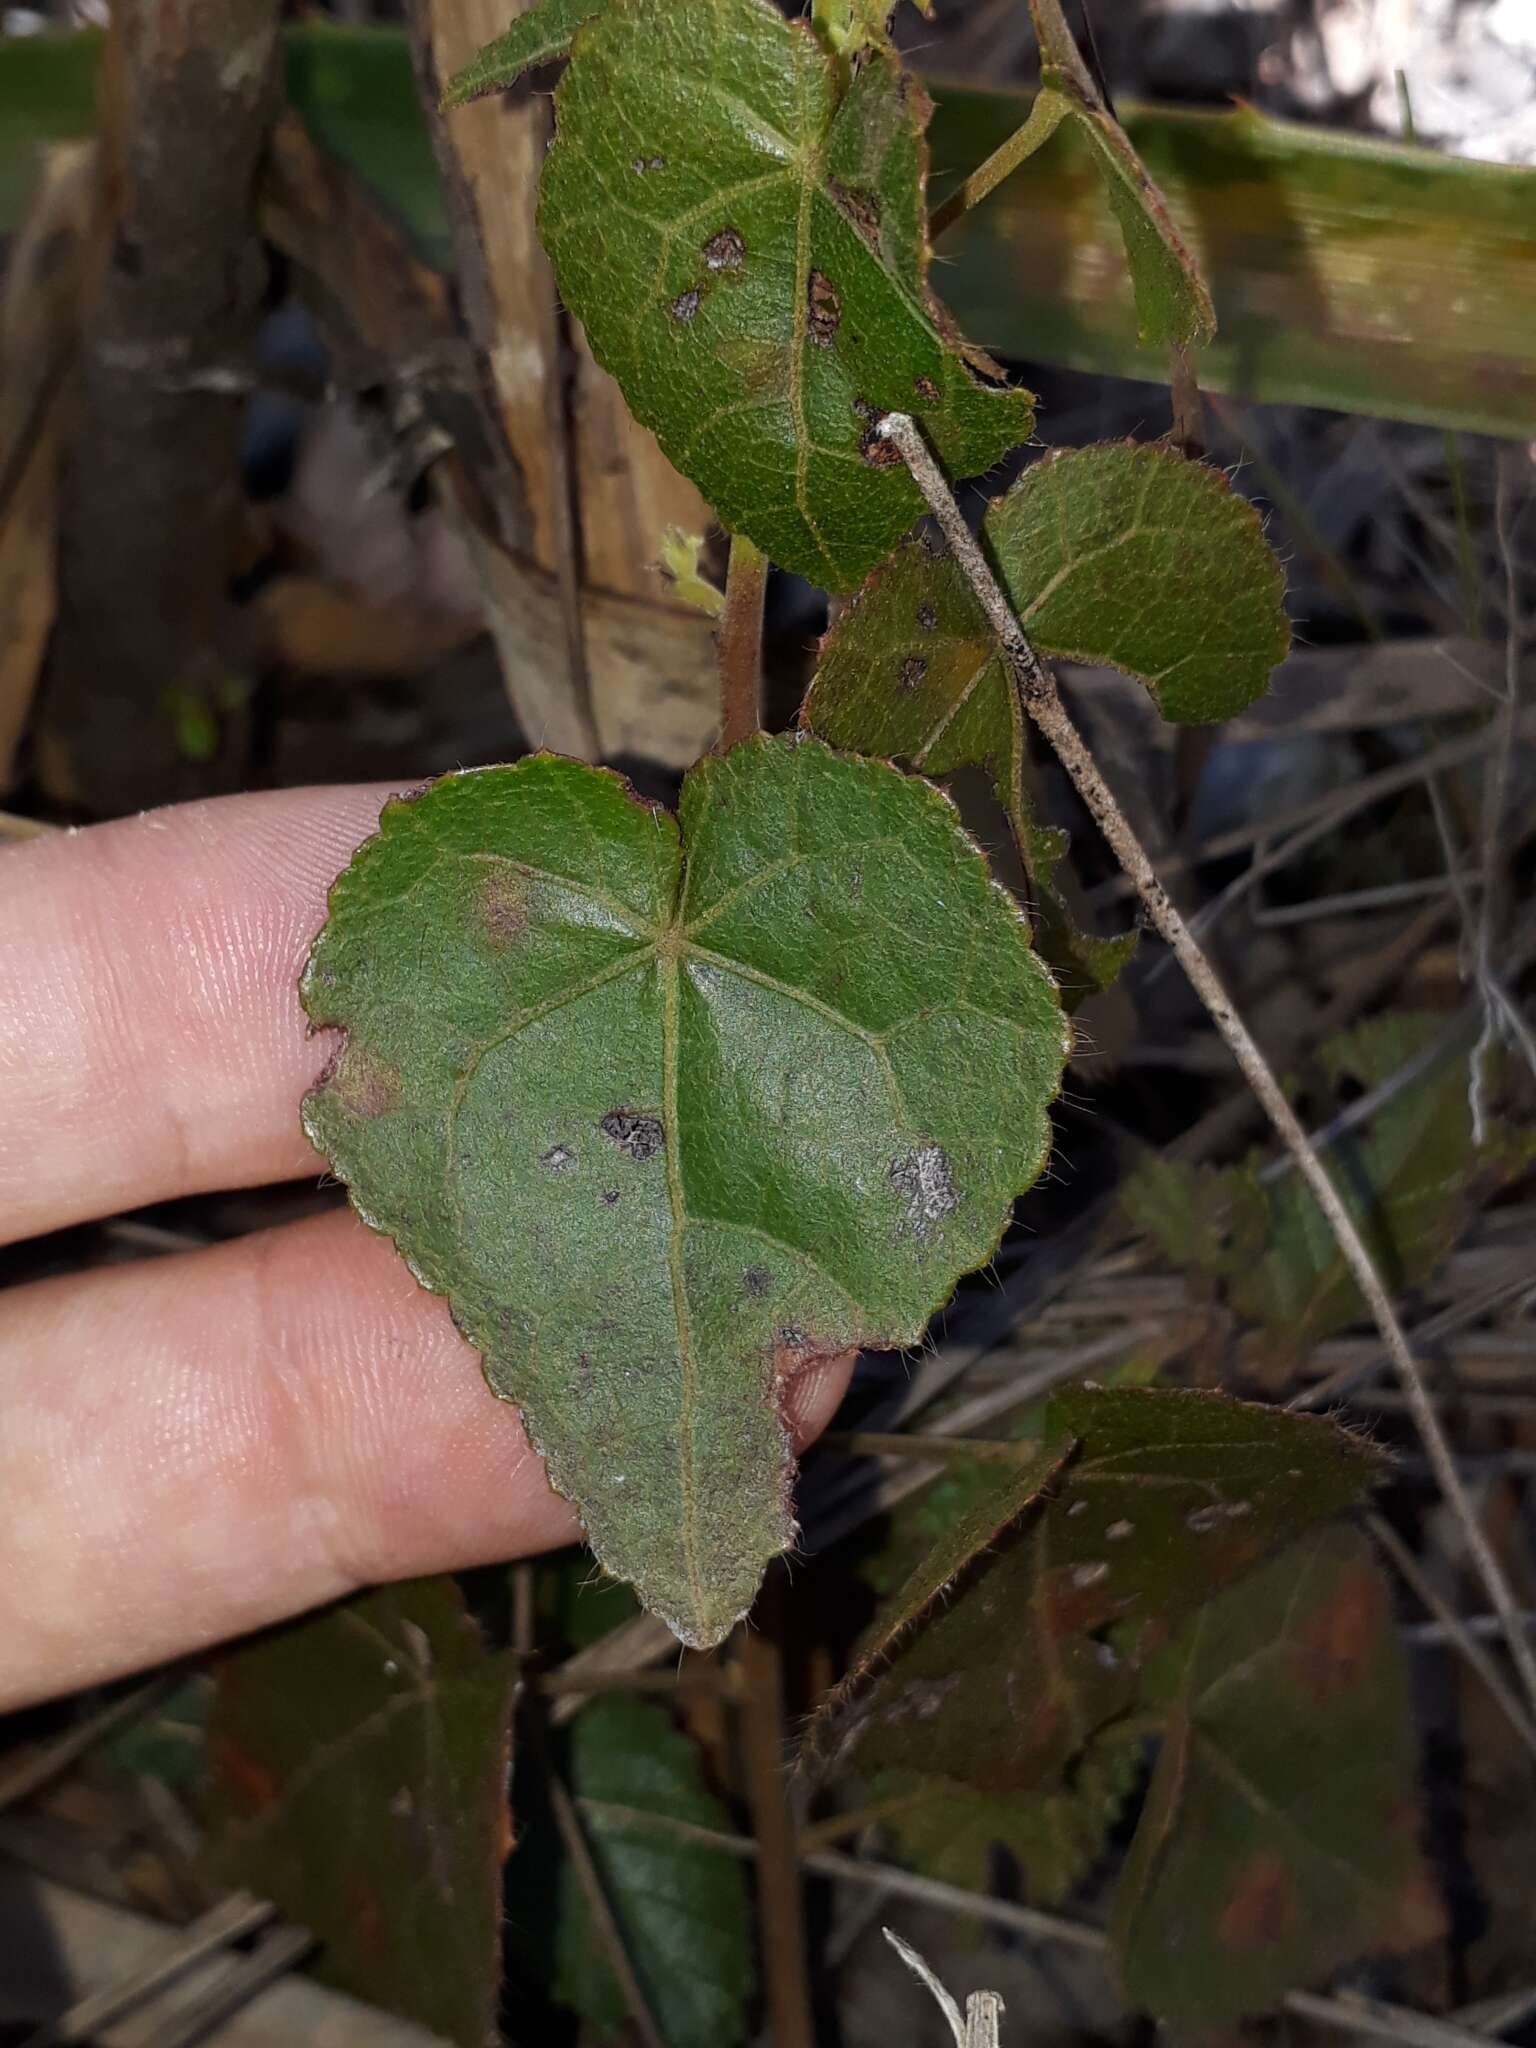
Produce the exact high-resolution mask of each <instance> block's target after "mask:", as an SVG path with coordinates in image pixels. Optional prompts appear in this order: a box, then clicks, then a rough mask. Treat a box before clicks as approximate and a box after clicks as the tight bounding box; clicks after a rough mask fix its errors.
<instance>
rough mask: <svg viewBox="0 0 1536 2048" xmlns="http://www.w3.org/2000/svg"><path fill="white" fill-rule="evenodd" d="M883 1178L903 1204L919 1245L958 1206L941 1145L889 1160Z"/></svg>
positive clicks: (947, 1160) (925, 1147) (946, 1158)
mask: <svg viewBox="0 0 1536 2048" xmlns="http://www.w3.org/2000/svg"><path fill="white" fill-rule="evenodd" d="M886 1178H887V1179H888V1180H889V1182H890V1184H891V1186H892V1187H893V1188H894V1189H895V1190H896V1192H897V1194H898V1195H900V1197H901V1199H902V1201H903V1202H904V1203H905V1204H906V1211H907V1227H908V1229H910V1231H911V1232H912V1235H913V1236H914V1237H915V1238H917V1239H918V1241H919V1242H921V1241H922V1240H923V1239H925V1238H927V1237H928V1236H929V1235H930V1233H931V1232H932V1230H933V1227H934V1225H935V1224H936V1223H941V1222H942V1221H943V1220H944V1218H945V1217H946V1216H948V1215H950V1214H951V1213H952V1212H953V1211H954V1210H956V1209H958V1208H959V1206H960V1202H961V1195H960V1190H959V1189H958V1188H957V1187H956V1186H955V1177H954V1174H953V1173H952V1171H951V1170H950V1164H949V1154H948V1153H947V1152H946V1151H945V1150H944V1148H943V1146H942V1145H919V1146H918V1147H917V1149H916V1150H915V1151H913V1152H904V1153H903V1154H902V1156H901V1157H900V1158H899V1159H893V1160H892V1161H891V1163H890V1166H889V1168H888V1169H887V1171H886Z"/></svg>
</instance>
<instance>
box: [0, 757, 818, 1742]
mask: <svg viewBox="0 0 1536 2048" xmlns="http://www.w3.org/2000/svg"><path fill="white" fill-rule="evenodd" d="M389 793H390V792H389V790H388V789H387V788H386V787H382V786H379V787H363V788H351V789H324V790H309V791H294V792H283V793H280V794H273V795H265V796H248V797H230V798H225V799H223V800H221V801H218V802H213V803H204V804H191V805H186V806H184V807H182V808H179V809H174V810H166V811H158V812H150V813H147V814H146V815H145V816H143V817H139V818H133V819H127V820H124V821H123V822H121V823H119V824H112V825H101V826H96V827H93V828H92V829H91V830H89V831H86V832H81V833H74V834H69V835H65V834H59V835H57V836H54V837H48V838H43V839H38V840H34V841H31V842H28V843H27V844H25V845H23V846H20V847H15V848H12V849H10V850H8V851H6V852H4V853H3V854H0V1242H14V1241H15V1240H17V1239H19V1238H24V1237H27V1236H32V1235H36V1234H38V1233H41V1232H43V1231H49V1230H56V1229H59V1228H61V1227H62V1226H64V1225H66V1224H71V1223H78V1222H81V1221H83V1220H86V1219H88V1218H92V1217H101V1216H110V1215H113V1214H115V1213H116V1212H118V1211H120V1210H124V1209H132V1208H137V1207H141V1206H142V1205H144V1204H145V1203H149V1202H158V1201H165V1200H168V1199H169V1198H171V1197H173V1196H177V1195H187V1194H195V1193H206V1192H209V1191H211V1190H214V1189H219V1188H236V1187H255V1186H260V1185H262V1184H264V1183H267V1182H272V1181H280V1180H286V1179H296V1178H298V1177H300V1176H305V1175H310V1174H317V1173H319V1172H321V1171H322V1170H323V1167H322V1164H321V1162H320V1161H319V1159H318V1158H317V1156H316V1154H315V1153H314V1152H313V1151H312V1150H311V1148H310V1146H309V1144H308V1142H307V1140H306V1139H305V1137H304V1135H303V1132H302V1131H301V1129H300V1127H299V1101H300V1098H301V1096H302V1095H303V1093H304V1091H305V1089H306V1088H307V1087H308V1086H309V1085H310V1083H311V1082H312V1081H313V1080H314V1079H315V1077H316V1075H317V1074H318V1072H319V1070H320V1068H321V1066H322V1065H323V1064H324V1059H325V1049H324V1047H323V1046H321V1045H318V1044H316V1043H314V1042H312V1041H310V1040H309V1039H308V1038H307V1036H306V1026H305V1019H304V1013H303V1011H302V1009H301V1008H300V1005H299V999H298V993H297V983H298V976H299V970H300V968H301V966H302V965H303V961H304V957H305V955H306V953H307V952H308V949H309V944H310V941H311V939H312V938H313V937H314V935H315V933H316V931H317V930H318V929H319V927H320V924H321V922H322V921H323V919H324V916H325V895H326V890H327V887H328V886H329V883H330V881H331V879H332V877H333V876H334V875H335V874H336V872H337V871H338V870H339V869H340V868H341V867H342V866H343V865H344V864H345V862H346V860H347V858H348V856H349V855H350V853H351V852H352V850H353V848H354V847H355V846H356V845H357V844H358V843H359V841H360V840H362V839H364V838H365V837H366V836H367V835H368V834H369V832H371V831H372V829H373V827H374V825H375V823H376V821H377V818H378V812H379V807H380V805H381V804H382V803H383V801H384V799H385V797H386V796H387V795H388V794H389ZM846 1378H847V1362H843V1363H832V1364H828V1365H825V1366H823V1367H821V1368H820V1369H813V1370H811V1371H808V1372H807V1373H806V1374H804V1375H803V1376H802V1377H801V1378H800V1379H799V1380H797V1381H794V1382H792V1383H791V1384H790V1385H789V1387H788V1389H787V1390H786V1397H785V1404H786V1415H787V1419H788V1421H789V1423H790V1425H791V1427H792V1429H793V1430H794V1432H795V1435H796V1437H797V1440H798V1441H800V1442H802V1443H803V1442H805V1441H806V1440H807V1439H809V1438H810V1437H812V1436H814V1435H815V1434H816V1433H817V1431H818V1430H820V1429H821V1428H822V1427H823V1426H824V1425H825V1423H826V1422H827V1420H828V1418H829V1416H830V1415H831V1413H832V1410H833V1409H834V1408H835V1406H836V1405H837V1402H838V1400H839V1399H840V1397H841V1394H842V1390H843V1386H844V1384H845V1382H846ZM578 1533H579V1530H578V1527H577V1523H576V1518H575V1515H574V1513H573V1512H572V1510H571V1508H570V1506H569V1505H568V1504H567V1503H566V1502H565V1501H563V1500H562V1499H560V1497H559V1496H558V1495H556V1494H555V1493H554V1492H553V1491H552V1490H551V1488H550V1487H549V1485H548V1483H547V1481H546V1479H545V1477H544V1468H543V1465H542V1463H541V1462H540V1460H539V1459H538V1458H537V1457H536V1455H535V1454H534V1453H533V1451H532V1450H531V1449H530V1447H529V1444H528V1440H527V1438H526V1436H525V1435H524V1433H523V1428H522V1424H521V1420H520V1418H519V1416H518V1413H517V1411H516V1409H514V1408H511V1407H508V1406H507V1405H506V1404H505V1403H504V1402H500V1401H497V1400H495V1399H494V1398H493V1397H492V1395H491V1394H490V1392H489V1391H488V1389H487V1388H486V1386H485V1383H484V1381H483V1380H482V1378H481V1375H480V1371H479V1360H478V1357H477V1355H476V1353H475V1352H473V1351H472V1350H471V1349H470V1347H469V1346H468V1345H467V1344H466V1343H465V1342H464V1341H463V1339H462V1338H461V1337H460V1336H459V1335H458V1333H457V1331H456V1330H455V1329H454V1326H453V1323H452V1321H451V1319H450V1317H449V1314H448V1309H447V1305H446V1303H445V1302H444V1301H443V1300H442V1299H441V1298H439V1297H436V1296H433V1295H429V1294H427V1293H425V1292H424V1291H423V1290H422V1289H421V1288H420V1287H418V1286H417V1284H416V1283H415V1281H414V1280H413V1279H412V1278H411V1275H410V1273H409V1272H408V1271H407V1269H406V1267H405V1265H404V1263H403V1262H402V1261H401V1260H400V1258H399V1257H398V1256H397V1255H396V1253H395V1251H394V1249H393V1247H392V1246H391V1245H389V1244H388V1243H387V1242H386V1241H385V1240H384V1239H382V1238H380V1237H377V1236H375V1235H374V1234H373V1233H372V1232H371V1231H369V1230H368V1229H367V1228H365V1226H364V1225H363V1224H362V1223H361V1222H359V1221H358V1219H357V1218H356V1217H355V1216H354V1215H352V1213H351V1212H350V1211H346V1212H338V1213H336V1214H334V1215H326V1216H323V1217H319V1218H316V1219H314V1220H312V1221H310V1222H305V1223H296V1224H289V1225H287V1226H285V1227H283V1228H281V1229H276V1230H266V1231H262V1232H259V1233H257V1234H254V1235H252V1236H249V1237H244V1238H239V1239H236V1240H234V1241H232V1242H229V1243H225V1244H220V1245H217V1246H214V1247H212V1248H210V1249H209V1250H206V1251H197V1252H190V1253H183V1254H177V1255H173V1256H170V1257H165V1258H158V1259H155V1260H152V1261H147V1262H144V1263H139V1264H134V1265H127V1266H111V1267H105V1268H99V1269H97V1270H94V1271H90V1272H84V1273H80V1274H75V1275H70V1276H68V1277H65V1278H61V1279H52V1280H45V1281H38V1282H35V1283H32V1284H29V1285H26V1286H22V1287H18V1288H15V1289H14V1290H12V1292H11V1293H10V1294H8V1295H7V1296H6V1297H5V1298H4V1299H3V1301H0V1707H7V1706H16V1705H20V1704H22V1703H24V1702H26V1701H29V1700H34V1699H39V1698H43V1697H46V1696H47V1695H48V1694H50V1693H56V1692H63V1691H66V1690H69V1689H71V1688H74V1687H77V1686H81V1685H85V1684H88V1683H91V1682H93V1681H96V1680H99V1679H104V1678H109V1677H112V1676H115V1675H116V1674H119V1673H121V1672H125V1671H131V1670H134V1669H137V1668H139V1667H142V1666H144V1665H148V1664H154V1663H159V1662H161V1661H163V1660H164V1659H166V1658H169V1657H173V1656H177V1655H180V1654H182V1653H184V1652H187V1651H191V1650H196V1649H199V1648H202V1647H203V1646H205V1645H207V1644H209V1643H213V1642H217V1641H219V1640H220V1639H222V1638H223V1637H226V1636H231V1635H236V1634H239V1633H241V1632H243V1631H244V1630H247V1629H252V1628H256V1627H259V1626H261V1625H263V1624H265V1623H268V1622H272V1621H277V1620H280V1619H282V1618H284V1617H285V1616H288V1615H292V1614H297V1613H300V1612H302V1611H303V1610H304V1609H305V1608H307V1607H313V1606H316V1605H318V1604H319V1603H321V1602H322V1601H326V1600H331V1599H334V1598H336V1597H338V1596H339V1595H342V1594H345V1593H348V1592H351V1591H352V1590H354V1589H355V1588H357V1587H359V1586H363V1585H369V1584H376V1583H380V1582H382V1581H385V1580H389V1579H398V1578H405V1577H410V1576H413V1575H415V1574H416V1573H420V1572H432V1571H445V1570H450V1569H454V1568H456V1567H459V1566H464V1565H472V1564H480V1563H486V1562H489V1561H491V1560H494V1559H506V1558H512V1557H520V1556H526V1555H528V1554H530V1553H532V1552H535V1551H539V1550H543V1549H548V1548H550V1547H552V1546H553V1545H556V1544H560V1543H565V1542H569V1541H570V1540H572V1538H574V1537H575V1536H576V1535H577V1534H578Z"/></svg>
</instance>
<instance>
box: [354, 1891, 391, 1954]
mask: <svg viewBox="0 0 1536 2048" xmlns="http://www.w3.org/2000/svg"><path fill="white" fill-rule="evenodd" d="M349 1888H350V1890H351V1893H352V1896H351V1898H350V1900H349V1901H348V1906H349V1917H350V1919H351V1922H352V1931H353V1933H354V1934H355V1935H356V1936H357V1939H358V1943H359V1945H360V1946H361V1947H362V1948H364V1949H366V1950H367V1951H368V1953H369V1954H370V1955H375V1956H380V1957H382V1956H387V1955H388V1954H389V1952H390V1950H391V1948H392V1946H393V1944H392V1942H391V1940H390V1934H389V1921H388V1919H387V1918H386V1917H385V1913H384V1909H383V1907H382V1906H381V1905H380V1904H379V1902H378V1899H377V1898H376V1897H375V1896H374V1894H373V1893H372V1892H371V1891H370V1890H368V1889H367V1888H366V1886H365V1885H364V1884H363V1883H362V1881H361V1880H360V1879H359V1878H357V1877H356V1876H355V1875H354V1877H353V1878H352V1881H351V1884H350V1887H349Z"/></svg>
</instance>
